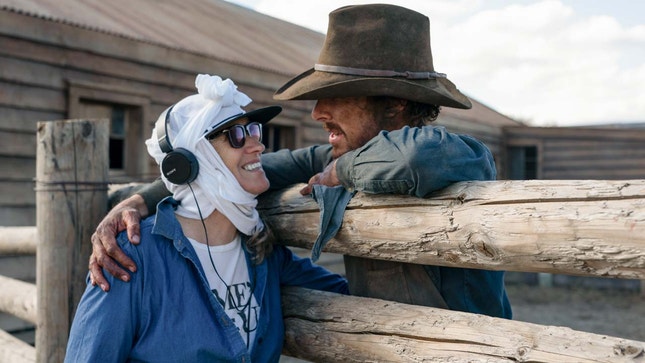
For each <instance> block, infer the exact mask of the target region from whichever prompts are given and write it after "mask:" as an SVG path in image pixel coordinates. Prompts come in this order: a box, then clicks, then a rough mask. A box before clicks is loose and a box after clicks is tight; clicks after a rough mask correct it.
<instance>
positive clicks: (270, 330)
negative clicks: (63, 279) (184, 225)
mask: <svg viewBox="0 0 645 363" xmlns="http://www.w3.org/2000/svg"><path fill="white" fill-rule="evenodd" d="M175 204H176V202H175V201H174V200H172V199H171V198H167V199H166V200H164V201H163V202H161V203H160V204H159V206H158V212H157V214H156V216H153V217H150V218H147V219H146V220H144V221H143V222H142V223H141V243H140V244H139V245H136V246H135V245H132V244H131V243H130V242H128V240H127V236H126V234H125V233H121V234H119V236H118V242H119V245H120V247H121V248H122V249H123V250H124V252H125V253H126V254H128V255H129V256H130V257H131V258H132V259H133V260H134V261H135V263H136V264H137V266H138V267H139V269H138V271H137V272H136V273H133V274H132V279H131V281H130V282H128V283H125V282H122V281H120V280H117V279H115V278H113V277H112V276H111V275H110V274H109V273H105V276H106V277H107V279H108V281H109V282H110V284H111V290H110V292H108V293H105V292H103V291H102V290H101V289H100V288H98V287H94V286H92V285H91V284H90V283H89V279H88V284H87V288H86V290H85V293H84V294H83V297H82V299H81V302H80V303H79V306H78V309H77V312H76V316H75V318H74V321H73V324H72V328H71V332H70V337H69V342H68V347H67V356H66V357H65V362H70V363H71V362H75V363H77V362H144V361H145V362H173V363H174V362H277V361H278V360H279V357H280V353H281V351H282V343H283V338H284V326H283V319H282V309H281V298H280V286H282V285H295V286H302V287H307V288H312V289H319V290H327V291H334V292H339V293H344V294H347V293H348V291H347V283H346V281H345V280H344V279H343V278H342V277H341V276H339V275H335V274H332V273H330V272H328V271H327V270H324V269H322V268H321V267H318V266H316V265H313V264H312V263H311V260H309V259H301V258H299V257H297V256H294V255H293V254H292V253H291V251H289V250H288V249H287V248H285V247H283V246H280V245H276V246H275V248H274V251H273V253H272V254H271V255H270V256H269V257H267V258H266V259H265V260H264V262H263V263H262V264H260V265H257V266H255V265H253V264H252V262H250V260H249V258H250V256H249V255H248V254H247V261H249V262H248V263H249V276H255V277H256V282H255V284H256V285H255V288H254V294H255V296H256V298H257V299H258V301H260V305H261V311H260V314H259V317H258V323H257V335H256V339H255V342H254V345H253V350H252V351H251V352H249V351H247V347H246V345H245V343H244V341H243V339H242V337H241V335H240V333H239V331H238V329H237V327H236V326H235V324H233V322H232V321H231V320H230V318H229V317H228V315H226V312H225V311H224V309H223V308H222V306H221V305H220V304H219V302H217V300H216V299H215V297H214V296H213V294H212V293H211V291H210V287H209V285H208V282H207V280H206V277H205V275H204V273H203V269H202V267H201V264H200V262H199V259H198V257H197V255H196V254H195V251H194V249H193V247H192V246H191V244H190V242H188V240H187V239H186V238H185V237H184V235H183V234H182V231H181V226H180V225H179V223H178V222H177V220H176V218H175V215H174V210H173V207H174V205H175ZM253 269H255V273H253V272H252V271H253Z"/></svg>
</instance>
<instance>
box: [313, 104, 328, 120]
mask: <svg viewBox="0 0 645 363" xmlns="http://www.w3.org/2000/svg"><path fill="white" fill-rule="evenodd" d="M311 118H312V119H314V120H315V121H320V122H326V121H329V119H330V118H331V116H330V114H329V112H327V108H326V107H325V103H324V102H322V101H321V100H318V101H316V105H314V108H313V109H312V110H311Z"/></svg>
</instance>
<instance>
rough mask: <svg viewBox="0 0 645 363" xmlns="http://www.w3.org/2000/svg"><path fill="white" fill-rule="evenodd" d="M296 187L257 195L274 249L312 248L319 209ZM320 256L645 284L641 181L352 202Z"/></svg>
mask: <svg viewBox="0 0 645 363" xmlns="http://www.w3.org/2000/svg"><path fill="white" fill-rule="evenodd" d="M300 187H301V186H296V187H294V188H292V189H289V190H286V191H283V192H278V193H274V194H270V195H265V196H262V197H261V203H260V205H259V210H260V213H261V214H262V215H263V217H264V219H265V221H266V222H267V224H269V225H270V226H271V228H272V229H273V231H274V232H275V233H276V235H277V236H278V240H279V241H281V242H282V243H284V244H287V245H290V246H296V247H302V248H307V249H311V247H312V245H313V242H314V241H315V239H316V236H317V234H318V226H319V212H318V205H317V204H316V203H315V202H314V201H313V199H312V198H311V197H308V196H307V197H303V196H301V195H300V194H299V193H298V190H299V189H300ZM294 226H297V228H294ZM325 251H328V252H334V253H341V254H346V255H352V256H363V257H368V258H373V259H383V260H397V261H402V262H409V263H417V264H428V265H440V266H452V267H470V268H481V269H488V270H507V271H524V272H548V273H557V274H571V275H581V276H603V277H618V278H629V279H645V180H622V181H606V180H571V181H566V180H565V181H562V180H558V181H545V180H540V181H537V180H535V181H492V182H462V183H456V184H453V185H452V186H450V187H448V188H446V189H444V190H441V191H439V192H437V193H436V194H434V195H433V196H431V197H430V198H427V199H420V198H413V197H407V196H397V195H367V194H362V193H358V194H357V195H356V196H355V197H354V198H353V199H352V201H351V202H350V203H349V205H348V208H347V210H346V212H345V217H344V221H343V226H342V227H341V229H340V231H339V232H338V234H337V235H336V237H335V238H333V239H332V240H330V241H329V243H328V245H327V247H326V249H325Z"/></svg>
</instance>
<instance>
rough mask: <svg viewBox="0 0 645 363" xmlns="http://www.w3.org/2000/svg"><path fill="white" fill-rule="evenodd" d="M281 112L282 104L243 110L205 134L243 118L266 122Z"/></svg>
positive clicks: (219, 129)
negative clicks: (247, 110)
mask: <svg viewBox="0 0 645 363" xmlns="http://www.w3.org/2000/svg"><path fill="white" fill-rule="evenodd" d="M280 112H282V107H280V106H267V107H262V108H258V109H257V110H253V111H249V112H243V113H240V114H238V115H235V116H231V117H229V118H228V119H226V120H224V121H223V122H222V123H221V124H219V125H218V126H217V127H216V128H214V129H212V130H210V131H208V132H207V133H206V134H205V136H206V137H208V135H211V134H214V133H217V132H219V131H221V130H224V129H226V128H227V127H229V126H231V125H233V124H234V123H235V122H236V121H237V120H239V119H242V118H248V119H249V122H259V123H261V124H265V123H267V122H269V121H271V120H272V119H273V118H274V117H276V116H278V114H280Z"/></svg>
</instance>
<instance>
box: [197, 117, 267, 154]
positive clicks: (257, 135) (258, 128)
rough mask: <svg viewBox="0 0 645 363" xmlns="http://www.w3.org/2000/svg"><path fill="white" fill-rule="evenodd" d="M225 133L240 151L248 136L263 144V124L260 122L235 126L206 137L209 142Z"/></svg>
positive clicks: (232, 145)
mask: <svg viewBox="0 0 645 363" xmlns="http://www.w3.org/2000/svg"><path fill="white" fill-rule="evenodd" d="M223 133H225V134H226V135H227V136H228V142H229V144H231V147H232V148H234V149H239V148H241V147H242V146H244V143H245V142H246V135H249V137H252V138H254V139H256V140H258V141H259V142H262V124H261V123H259V122H251V123H249V124H247V125H233V126H231V127H229V128H226V129H224V130H220V131H217V132H211V133H210V134H206V135H205V136H204V137H205V138H206V139H207V140H213V139H214V138H216V137H218V136H219V135H221V134H223Z"/></svg>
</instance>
